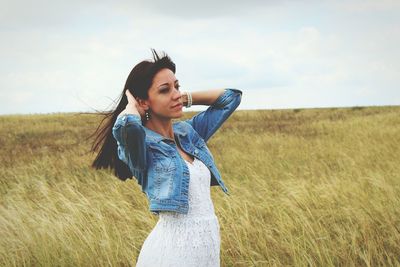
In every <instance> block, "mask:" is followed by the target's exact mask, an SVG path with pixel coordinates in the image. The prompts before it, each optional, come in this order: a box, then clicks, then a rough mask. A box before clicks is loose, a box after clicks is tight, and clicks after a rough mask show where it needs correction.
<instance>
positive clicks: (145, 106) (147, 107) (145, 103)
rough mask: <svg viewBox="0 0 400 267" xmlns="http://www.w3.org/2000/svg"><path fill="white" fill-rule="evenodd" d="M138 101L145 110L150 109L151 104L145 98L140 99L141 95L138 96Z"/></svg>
mask: <svg viewBox="0 0 400 267" xmlns="http://www.w3.org/2000/svg"><path fill="white" fill-rule="evenodd" d="M136 101H137V102H138V105H139V107H141V108H142V109H144V110H148V109H149V107H150V106H149V104H148V102H149V101H148V100H143V99H140V98H139V97H137V98H136Z"/></svg>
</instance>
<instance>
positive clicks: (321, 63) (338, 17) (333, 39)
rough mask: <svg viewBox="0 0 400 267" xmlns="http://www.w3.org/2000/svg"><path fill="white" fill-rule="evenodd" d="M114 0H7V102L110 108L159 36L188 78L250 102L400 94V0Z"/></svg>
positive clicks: (188, 82)
mask: <svg viewBox="0 0 400 267" xmlns="http://www.w3.org/2000/svg"><path fill="white" fill-rule="evenodd" d="M110 3H111V2H109V3H107V2H101V3H100V2H90V1H89V2H88V1H86V2H79V1H73V2H68V3H67V2H65V3H63V4H57V3H56V2H49V1H40V2H36V3H35V4H29V3H23V2H9V3H6V5H5V6H7V8H6V9H2V11H0V14H1V16H0V22H1V25H2V26H0V33H1V34H2V42H0V56H1V58H2V61H1V63H0V96H1V98H0V101H1V102H0V107H1V108H0V113H2V114H5V113H29V112H50V111H81V110H88V109H89V107H88V106H92V107H94V108H97V109H105V108H107V107H108V106H109V105H110V103H111V101H110V99H115V98H117V97H118V96H119V95H120V94H121V91H122V88H123V85H124V83H125V79H126V77H127V75H128V74H129V72H130V70H131V68H132V67H133V66H134V64H136V63H138V62H139V61H141V60H143V59H149V58H151V53H150V48H151V47H153V48H156V49H158V50H164V51H166V52H167V53H168V54H169V55H170V56H171V57H172V59H173V60H174V61H175V62H176V63H177V76H178V78H179V79H180V80H181V83H182V85H183V86H184V87H186V88H187V89H188V90H201V89H211V88H220V87H234V88H239V89H242V90H243V91H244V92H245V94H248V97H246V96H244V97H243V102H242V104H241V106H240V108H251V107H252V106H254V107H258V108H262V107H264V108H270V107H273V108H279V107H296V106H298V107H311V106H343V105H355V104H359V105H372V104H376V105H384V104H396V103H397V104H399V102H398V101H399V99H400V96H399V94H400V91H399V90H397V87H398V84H399V80H400V78H399V77H400V75H399V71H400V63H399V62H400V53H398V47H399V45H400V34H399V29H400V27H399V26H400V25H399V24H400V19H399V18H398V17H396V16H393V13H396V11H399V9H400V7H399V5H398V4H397V2H396V3H395V2H394V1H383V2H379V4H375V2H372V1H367V2H365V3H364V2H363V3H364V4H362V3H360V2H359V1H358V0H357V1H355V0H352V1H346V2H344V1H342V2H336V1H326V2H323V3H322V2H321V3H319V2H316V1H309V2H307V1H302V2H295V1H284V2H280V3H279V4H274V3H275V2H272V1H267V2H264V1H253V2H252V3H248V2H246V3H245V2H238V3H235V4H232V5H228V4H227V3H226V2H215V3H214V2H210V1H208V2H205V3H204V5H200V4H199V3H200V2H199V3H196V4H195V5H193V4H192V5H189V4H185V5H172V4H173V2H165V1H164V2H161V1H159V2H152V3H150V2H143V1H134V2H131V1H118V2H113V4H110ZM211 3H214V8H212V9H211V8H210V7H209V6H210V5H211ZM230 3H231V2H230ZM359 5H362V6H363V7H360V9H357V10H356V7H357V6H359ZM376 5H378V6H376ZM372 7H376V8H377V10H378V12H377V13H374V12H373V11H372V10H373V8H372ZM360 10H361V11H360ZM190 11H193V12H190ZM397 13H398V12H397ZM261 97H262V98H261ZM260 99H265V100H263V101H260Z"/></svg>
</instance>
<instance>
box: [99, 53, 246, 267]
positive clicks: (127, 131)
mask: <svg viewBox="0 0 400 267" xmlns="http://www.w3.org/2000/svg"><path fill="white" fill-rule="evenodd" d="M152 52H153V60H152V61H148V60H146V61H142V62H140V63H139V64H137V65H136V66H135V67H134V68H133V69H132V71H131V73H130V74H129V76H128V78H127V81H126V83H125V87H124V90H123V93H122V96H121V101H120V103H119V104H118V106H117V108H116V109H115V111H113V112H110V113H109V114H108V117H109V120H108V122H107V123H106V125H105V127H103V130H102V131H101V132H100V134H99V135H98V136H97V139H96V140H95V145H94V148H92V149H94V150H96V148H97V147H98V146H100V144H102V148H101V150H100V152H99V154H98V156H97V158H96V159H95V161H94V162H93V166H94V167H96V168H107V167H111V168H113V169H114V170H115V174H116V176H117V177H119V178H120V179H121V180H126V179H127V178H132V176H134V177H135V178H136V180H137V182H138V183H139V185H140V186H141V190H142V192H143V193H145V194H146V196H147V198H148V199H149V210H150V212H152V213H153V214H155V215H158V216H159V220H158V222H157V224H156V226H155V227H154V229H153V230H152V231H151V233H150V234H149V235H148V237H147V238H146V240H145V241H144V243H143V246H142V248H141V251H140V254H139V257H138V260H137V265H136V266H219V264H220V259H219V256H220V235H219V230H220V227H219V223H218V218H217V217H216V215H215V213H214V207H213V203H212V200H211V197H210V186H216V185H219V186H220V187H221V188H222V190H223V192H225V193H226V194H227V195H229V193H228V189H227V188H226V186H225V184H224V182H223V181H222V178H221V175H220V173H219V171H218V169H217V167H216V165H215V162H214V158H213V156H212V154H211V152H210V150H209V149H208V148H207V145H206V142H207V141H208V140H209V139H210V137H211V136H212V135H213V134H214V133H215V132H216V131H217V130H218V128H219V127H221V125H222V123H223V122H224V121H225V120H226V119H227V118H228V117H229V116H230V115H231V114H232V112H233V111H234V110H235V109H236V108H237V107H238V105H239V104H240V101H241V95H242V92H241V91H240V90H237V89H216V90H208V91H198V92H193V93H189V92H181V91H180V90H179V87H180V85H179V81H178V80H177V79H176V77H175V64H174V63H173V62H172V61H171V59H170V58H169V57H168V55H166V54H164V55H163V56H162V57H160V56H159V55H158V54H157V53H156V51H155V50H152ZM191 105H209V107H208V108H207V110H205V111H203V112H200V113H198V114H196V115H195V116H193V117H192V118H191V119H189V120H185V121H179V122H172V119H177V118H180V117H181V116H182V115H183V113H182V108H183V107H184V106H185V107H186V108H189V107H190V106H191Z"/></svg>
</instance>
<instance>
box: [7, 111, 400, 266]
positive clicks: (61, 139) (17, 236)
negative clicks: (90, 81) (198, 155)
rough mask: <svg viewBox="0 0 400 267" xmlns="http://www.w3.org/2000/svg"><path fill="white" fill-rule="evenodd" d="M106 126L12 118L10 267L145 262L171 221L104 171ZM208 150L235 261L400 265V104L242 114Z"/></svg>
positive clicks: (78, 119)
mask: <svg viewBox="0 0 400 267" xmlns="http://www.w3.org/2000/svg"><path fill="white" fill-rule="evenodd" d="M193 114H194V113H185V117H184V119H185V118H188V117H191V116H192V115H193ZM99 121H100V117H99V116H95V115H90V114H53V115H26V116H0V146H1V152H0V181H1V186H0V191H1V198H0V234H1V238H0V265H1V266H134V263H135V260H136V257H137V255H138V253H139V251H140V248H141V245H142V243H143V241H144V239H145V238H146V237H147V235H148V233H149V232H150V231H151V229H152V228H153V227H154V225H155V224H156V222H157V216H155V215H153V214H151V213H150V212H149V211H148V202H147V199H146V196H145V195H144V194H143V193H142V192H141V190H140V188H139V185H138V184H137V183H136V181H135V180H129V181H126V182H122V181H120V180H118V179H117V178H116V177H115V176H113V174H112V172H110V171H109V170H102V171H97V170H93V169H91V167H90V164H91V162H92V160H93V159H94V157H95V155H94V154H91V153H89V152H88V151H89V149H90V146H91V142H89V141H88V140H86V138H87V137H88V136H89V135H90V134H91V133H93V131H94V130H95V129H96V127H97V125H98V123H99ZM208 146H209V148H210V150H211V151H212V153H213V156H214V158H215V160H216V164H217V166H218V168H219V170H220V172H221V174H222V178H223V180H224V182H225V184H226V186H227V187H228V189H229V191H230V193H231V195H230V196H227V195H225V194H224V193H223V192H222V190H221V188H220V187H212V190H211V191H212V192H211V194H212V199H213V202H214V206H215V210H216V214H217V216H218V218H219V222H220V225H221V242H222V243H221V266H400V107H398V106H395V107H353V108H326V109H295V110H259V111H256V110H253V111H236V112H235V113H234V114H233V115H232V116H231V117H230V118H229V120H228V121H227V122H226V123H225V124H224V125H223V126H222V128H220V130H219V131H218V132H217V133H216V134H215V135H214V136H213V137H212V138H211V139H210V141H209V142H208Z"/></svg>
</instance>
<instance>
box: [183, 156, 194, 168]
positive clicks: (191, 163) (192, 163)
mask: <svg viewBox="0 0 400 267" xmlns="http://www.w3.org/2000/svg"><path fill="white" fill-rule="evenodd" d="M183 160H184V161H186V162H187V163H189V164H190V165H192V166H193V165H194V162H195V161H196V157H194V160H193V162H189V161H187V160H186V159H183Z"/></svg>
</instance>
